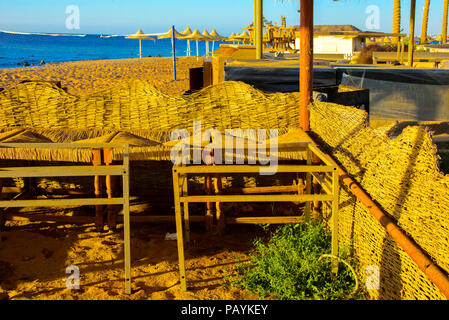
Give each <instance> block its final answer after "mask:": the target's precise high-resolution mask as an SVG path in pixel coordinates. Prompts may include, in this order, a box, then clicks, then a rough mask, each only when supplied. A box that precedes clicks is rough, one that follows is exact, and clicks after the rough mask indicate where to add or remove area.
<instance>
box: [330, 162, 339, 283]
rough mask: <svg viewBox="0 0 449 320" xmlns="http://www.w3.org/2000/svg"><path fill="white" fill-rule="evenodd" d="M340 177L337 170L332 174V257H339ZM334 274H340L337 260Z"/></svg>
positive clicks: (333, 268) (334, 265)
mask: <svg viewBox="0 0 449 320" xmlns="http://www.w3.org/2000/svg"><path fill="white" fill-rule="evenodd" d="M339 186H340V184H339V176H338V172H337V169H336V168H335V169H334V172H332V194H333V201H332V222H331V223H332V245H331V246H332V255H334V256H338V223H339V222H338V215H339V214H338V201H339V191H340V190H339V189H340V187H339ZM332 273H334V274H337V273H338V261H337V260H335V261H334V262H333V264H332Z"/></svg>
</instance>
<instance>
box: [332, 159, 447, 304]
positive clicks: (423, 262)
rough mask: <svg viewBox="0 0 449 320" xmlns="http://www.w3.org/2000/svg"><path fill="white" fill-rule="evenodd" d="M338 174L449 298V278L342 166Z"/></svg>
mask: <svg viewBox="0 0 449 320" xmlns="http://www.w3.org/2000/svg"><path fill="white" fill-rule="evenodd" d="M337 167H338V175H339V176H340V178H341V179H342V181H343V183H344V184H345V185H346V186H347V187H348V188H349V190H350V191H351V193H352V194H353V195H355V196H356V197H357V199H358V200H359V201H360V202H361V203H362V204H363V205H364V206H365V207H366V208H367V209H368V210H369V212H370V213H371V214H372V215H373V216H374V218H375V219H376V220H377V221H378V222H379V223H380V224H381V225H382V226H383V227H384V228H385V230H386V231H387V232H388V234H389V235H390V236H391V237H392V238H393V240H394V241H396V243H397V244H398V245H399V246H400V247H401V248H402V249H403V250H404V251H405V252H406V253H407V254H408V256H409V257H410V258H411V259H412V260H413V261H414V262H415V263H416V264H417V266H418V267H419V268H420V269H421V270H422V271H423V272H424V274H425V275H426V276H427V277H428V278H429V280H430V281H432V283H433V284H434V285H435V286H436V287H437V288H438V289H439V290H440V291H441V292H442V293H443V294H444V295H445V297H446V298H447V299H449V278H448V276H447V275H446V274H445V273H444V272H443V271H442V270H441V269H440V268H439V267H438V266H437V265H436V264H435V263H433V261H432V260H430V258H429V257H428V256H427V255H426V254H425V253H424V252H423V251H422V250H421V249H420V248H419V247H418V246H417V245H416V243H415V242H414V241H413V240H412V239H410V238H409V237H408V236H407V235H406V234H405V233H404V232H403V231H402V230H401V229H399V227H398V226H397V225H396V224H395V223H394V221H393V220H392V219H391V218H390V217H389V216H387V214H385V213H384V212H383V210H382V209H381V208H380V207H379V206H378V205H377V204H376V203H375V202H374V201H373V200H372V199H371V197H370V196H369V195H368V194H367V193H366V192H365V191H364V190H363V189H362V188H361V187H360V186H359V185H358V184H357V182H355V181H354V180H353V179H352V178H351V177H350V176H349V175H348V174H347V173H346V172H345V171H344V170H343V169H342V168H341V167H339V166H337Z"/></svg>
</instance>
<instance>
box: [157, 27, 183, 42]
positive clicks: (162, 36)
mask: <svg viewBox="0 0 449 320" xmlns="http://www.w3.org/2000/svg"><path fill="white" fill-rule="evenodd" d="M172 35H173V28H170V30H168V32H167V33H164V34H161V35H160V36H158V37H157V38H158V39H171V37H172ZM183 36H184V35H183V34H181V33H179V32H178V31H176V29H175V38H176V39H181V38H182V37H183Z"/></svg>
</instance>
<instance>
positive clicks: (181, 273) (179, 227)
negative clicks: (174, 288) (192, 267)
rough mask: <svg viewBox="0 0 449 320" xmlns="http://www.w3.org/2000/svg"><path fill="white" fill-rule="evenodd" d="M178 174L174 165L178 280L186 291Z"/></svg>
mask: <svg viewBox="0 0 449 320" xmlns="http://www.w3.org/2000/svg"><path fill="white" fill-rule="evenodd" d="M179 187H180V186H179V174H178V172H177V170H176V167H174V168H173V190H174V198H175V218H176V239H177V242H178V259H179V280H180V283H181V290H182V291H187V279H186V268H185V259H184V241H183V228H182V217H181V202H180V199H179V198H180V196H179Z"/></svg>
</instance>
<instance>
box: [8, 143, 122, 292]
mask: <svg viewBox="0 0 449 320" xmlns="http://www.w3.org/2000/svg"><path fill="white" fill-rule="evenodd" d="M0 148H48V149H75V148H83V149H95V150H97V149H112V148H115V149H117V148H120V149H122V150H123V164H122V165H97V166H95V165H94V166H91V165H86V166H45V167H7V168H0V179H1V178H19V177H81V176H95V177H100V176H122V179H123V196H122V197H114V198H113V197H111V196H109V197H108V198H107V199H106V198H100V197H98V196H97V198H82V199H44V200H0V208H1V207H3V208H11V207H16V208H17V207H48V206H52V207H53V206H72V205H75V206H76V205H95V206H99V205H123V227H124V263H125V292H126V293H127V294H131V244H130V222H129V168H130V167H129V145H128V144H127V143H84V144H82V143H0ZM0 239H1V235H0Z"/></svg>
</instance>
